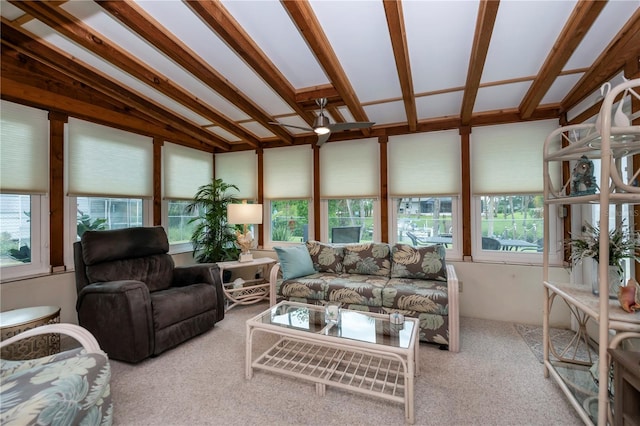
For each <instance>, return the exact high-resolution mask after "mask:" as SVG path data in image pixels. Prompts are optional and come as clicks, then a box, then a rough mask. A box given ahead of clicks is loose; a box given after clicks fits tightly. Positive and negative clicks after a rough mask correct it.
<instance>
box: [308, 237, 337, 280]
mask: <svg viewBox="0 0 640 426" xmlns="http://www.w3.org/2000/svg"><path fill="white" fill-rule="evenodd" d="M306 244H307V250H309V254H310V255H311V261H312V262H313V267H314V268H315V270H316V271H318V272H331V273H334V274H341V273H342V271H343V268H342V260H343V259H344V248H343V247H340V246H334V245H331V244H324V243H321V242H320V241H307V242H306Z"/></svg>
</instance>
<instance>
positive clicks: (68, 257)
mask: <svg viewBox="0 0 640 426" xmlns="http://www.w3.org/2000/svg"><path fill="white" fill-rule="evenodd" d="M88 198H133V197H121V196H114V197H107V196H94V197H88ZM66 199H67V200H66V201H67V202H66V203H65V204H66V208H65V211H64V214H65V219H64V221H65V223H66V224H67V232H65V242H64V247H65V254H64V259H65V263H66V265H67V270H70V271H73V270H75V261H74V259H73V243H75V242H76V241H77V236H78V228H77V223H78V201H77V198H76V197H66ZM135 199H138V198H135ZM152 218H153V202H151V200H148V199H146V198H142V226H152V224H153V219H152Z"/></svg>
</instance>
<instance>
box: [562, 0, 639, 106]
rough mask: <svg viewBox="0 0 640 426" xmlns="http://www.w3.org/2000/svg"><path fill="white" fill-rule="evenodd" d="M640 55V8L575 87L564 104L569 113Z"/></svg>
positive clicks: (565, 98)
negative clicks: (629, 61) (628, 62)
mask: <svg viewBox="0 0 640 426" xmlns="http://www.w3.org/2000/svg"><path fill="white" fill-rule="evenodd" d="M639 54H640V8H638V9H636V11H635V13H634V14H633V15H632V16H631V17H630V18H629V20H628V21H627V23H626V24H625V25H624V26H623V27H622V29H621V30H620V31H618V34H616V36H615V37H614V38H613V40H611V42H610V43H609V44H608V45H607V47H605V48H604V50H603V51H602V53H600V55H599V56H598V58H597V59H596V60H595V61H594V62H593V65H592V66H591V68H589V71H587V72H586V73H585V74H584V75H583V76H582V78H581V79H580V80H579V81H578V82H577V83H576V84H575V86H573V89H571V91H569V93H568V94H567V96H565V97H564V99H563V100H562V102H561V103H560V104H561V105H562V111H563V112H565V111H568V110H570V109H571V108H573V107H574V106H576V105H577V104H578V103H580V102H581V101H583V100H584V99H585V98H586V97H587V96H589V95H590V94H591V93H593V92H595V91H596V90H597V89H598V88H599V87H600V86H601V85H602V84H603V83H604V82H606V81H608V80H610V79H611V78H612V77H613V76H615V75H616V73H618V72H619V71H620V70H622V69H623V68H624V66H625V64H626V62H627V61H628V60H632V59H633V58H634V57H638V55H639Z"/></svg>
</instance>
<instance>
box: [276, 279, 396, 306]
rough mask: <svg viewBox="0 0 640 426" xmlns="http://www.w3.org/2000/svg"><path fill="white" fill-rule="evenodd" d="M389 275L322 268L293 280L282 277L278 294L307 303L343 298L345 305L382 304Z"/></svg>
mask: <svg viewBox="0 0 640 426" xmlns="http://www.w3.org/2000/svg"><path fill="white" fill-rule="evenodd" d="M388 280H389V279H388V278H387V277H380V276H376V275H357V274H333V273H330V272H318V273H315V274H312V275H307V276H306V277H299V278H295V279H291V280H278V282H277V283H276V295H277V296H283V297H285V298H287V299H288V300H292V301H297V302H303V303H307V301H309V300H311V301H313V300H324V301H335V302H341V303H342V304H343V305H347V304H357V305H363V306H382V290H383V289H384V288H385V286H386V284H387V281H388Z"/></svg>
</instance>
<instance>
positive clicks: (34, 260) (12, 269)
mask: <svg viewBox="0 0 640 426" xmlns="http://www.w3.org/2000/svg"><path fill="white" fill-rule="evenodd" d="M25 195H31V247H30V248H31V262H30V263H27V264H24V265H12V266H3V267H2V268H1V274H2V281H5V280H11V279H16V278H24V277H28V276H33V275H43V274H48V273H50V272H51V265H50V262H49V259H50V255H49V196H48V195H38V194H25Z"/></svg>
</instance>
